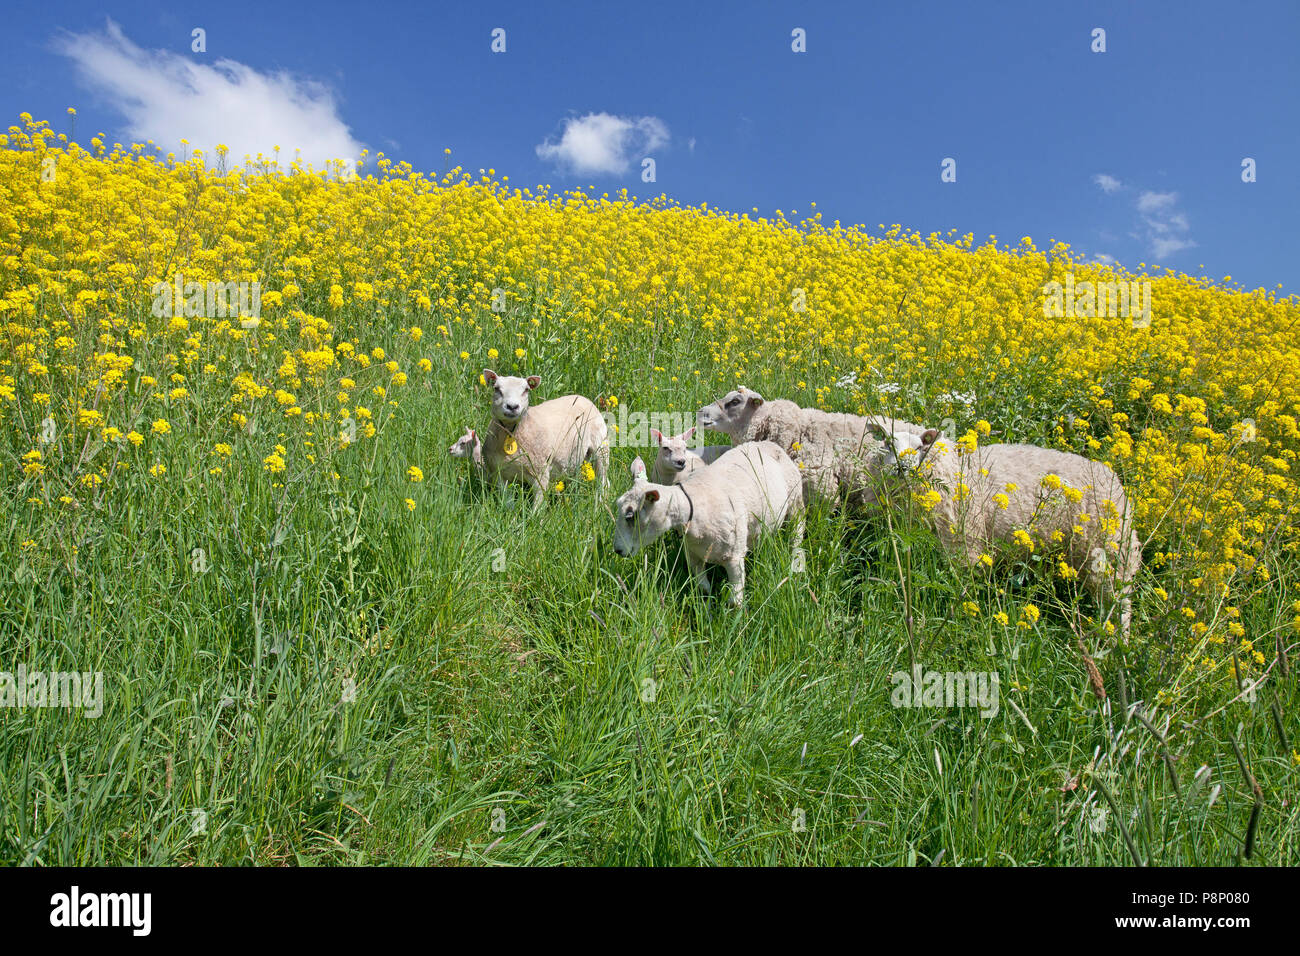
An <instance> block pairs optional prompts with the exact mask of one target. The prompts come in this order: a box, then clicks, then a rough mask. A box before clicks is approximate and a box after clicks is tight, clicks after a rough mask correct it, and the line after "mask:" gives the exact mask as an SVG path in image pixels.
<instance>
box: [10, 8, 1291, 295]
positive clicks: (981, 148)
mask: <svg viewBox="0 0 1300 956" xmlns="http://www.w3.org/2000/svg"><path fill="white" fill-rule="evenodd" d="M0 17H2V18H3V20H2V22H3V23H4V25H5V29H4V31H3V34H2V35H0V52H3V56H0V107H3V109H2V110H0V113H2V114H3V118H4V123H3V125H8V124H10V123H13V122H16V121H17V115H18V113H20V112H22V111H24V110H25V111H28V112H30V113H32V114H33V115H34V116H36V117H37V118H40V119H48V120H50V122H51V124H52V125H53V126H54V127H55V129H57V130H60V131H64V130H66V123H67V117H66V114H65V112H64V110H65V108H66V107H68V106H76V107H77V109H78V115H77V118H76V138H77V139H78V140H79V141H81V142H83V143H84V142H88V140H89V138H90V136H91V135H93V134H94V133H99V132H103V133H105V134H107V136H108V137H109V139H110V141H122V142H130V141H132V140H133V139H135V138H137V137H136V135H133V131H136V132H137V134H138V133H139V132H140V131H143V133H144V134H145V135H147V136H152V137H153V138H154V139H155V140H156V141H158V142H160V143H164V144H165V145H166V146H167V147H168V148H177V149H178V148H179V147H178V145H177V144H178V141H179V140H180V139H181V138H182V137H186V138H188V139H189V140H190V141H191V143H192V144H193V145H195V146H207V147H210V146H212V145H214V144H215V142H217V141H224V142H227V143H229V144H230V145H232V146H233V147H234V151H235V152H236V154H242V152H245V151H251V150H254V149H263V150H266V151H269V150H270V148H271V147H272V146H273V145H280V146H281V147H282V148H283V153H282V155H283V154H284V153H287V152H288V151H290V150H292V148H293V147H295V146H298V147H302V148H303V149H304V154H305V155H307V156H312V157H316V156H318V155H336V154H339V153H341V152H343V151H346V150H348V149H358V148H360V147H361V146H366V147H369V148H370V149H371V150H372V151H374V150H383V151H384V152H386V153H387V154H388V155H389V156H390V157H392V158H393V159H395V160H405V161H407V162H410V163H411V164H412V165H413V166H415V167H416V168H419V169H424V170H429V171H439V170H441V169H442V168H443V166H444V156H443V148H444V147H450V148H451V149H452V150H453V156H452V158H453V160H454V161H455V162H456V163H459V164H461V165H463V166H465V167H466V168H467V169H469V170H471V171H477V170H478V169H479V168H480V167H482V168H493V169H495V170H496V171H497V173H498V175H502V174H504V175H508V176H509V177H510V182H511V184H512V185H515V186H521V187H522V186H536V185H537V184H540V183H549V184H551V185H552V186H553V187H555V188H569V187H572V186H576V185H580V186H584V187H586V186H589V185H594V186H595V187H596V188H597V191H610V192H613V191H615V190H617V189H619V188H621V187H623V186H626V187H628V188H629V189H630V190H631V191H632V192H633V193H635V194H636V195H637V196H642V197H645V196H652V195H656V194H658V193H660V192H663V193H666V194H668V195H669V196H670V197H672V198H674V199H676V200H678V201H680V202H682V203H685V204H698V203H701V202H708V203H709V204H710V205H714V206H721V207H724V208H727V209H732V210H736V211H742V212H743V211H749V210H750V209H752V208H753V207H757V208H758V209H759V211H760V214H763V215H770V214H772V212H773V211H774V210H776V209H782V210H785V211H786V213H787V214H788V215H790V214H791V213H790V211H791V210H797V211H798V212H799V214H800V215H803V214H806V213H807V212H809V211H810V209H811V205H810V204H811V202H814V201H815V202H816V203H817V209H818V210H819V211H821V212H822V213H823V219H824V220H826V221H828V222H829V221H830V220H834V219H839V220H841V221H842V222H843V223H845V224H850V223H865V224H867V225H868V226H869V227H871V229H872V230H873V231H874V230H875V229H876V226H877V224H879V223H885V224H892V223H901V224H903V225H904V226H906V227H908V228H915V229H918V230H920V231H921V232H923V233H929V232H931V231H935V230H937V231H942V232H946V231H947V230H948V229H950V228H956V229H957V230H958V231H959V232H961V233H964V232H967V231H969V232H973V233H974V234H975V237H976V239H977V241H980V240H983V239H985V238H986V237H987V236H988V235H989V234H994V235H996V236H997V237H998V240H999V241H1000V242H1008V243H1014V242H1016V241H1017V240H1018V239H1019V238H1020V237H1021V236H1024V235H1029V236H1032V237H1033V238H1034V240H1035V242H1036V243H1038V244H1039V245H1040V247H1041V246H1045V245H1046V244H1047V242H1048V241H1049V240H1051V239H1057V240H1062V241H1066V242H1069V243H1071V244H1072V245H1073V246H1074V247H1075V248H1076V249H1077V250H1080V251H1082V252H1083V253H1084V254H1086V255H1087V256H1088V257H1110V258H1113V259H1116V260H1118V261H1120V262H1122V263H1124V264H1125V265H1127V266H1129V267H1131V268H1136V267H1137V265H1138V263H1141V262H1145V263H1148V264H1159V265H1161V266H1169V267H1172V268H1174V269H1178V270H1181V271H1186V272H1189V273H1191V274H1201V272H1202V269H1201V265H1202V264H1204V270H1203V271H1204V274H1206V275H1208V276H1210V277H1213V278H1215V279H1221V278H1222V277H1223V276H1224V275H1228V274H1230V275H1231V276H1232V277H1233V280H1234V284H1237V283H1240V284H1241V285H1242V286H1243V287H1245V288H1255V287H1257V286H1265V287H1267V288H1269V289H1272V288H1273V287H1274V286H1276V285H1277V284H1278V283H1281V284H1282V285H1283V292H1284V293H1294V292H1297V291H1300V239H1298V237H1300V229H1297V223H1296V214H1297V211H1300V123H1297V116H1298V115H1300V114H1298V113H1297V103H1298V102H1300V96H1298V95H1297V94H1300V55H1297V52H1296V51H1297V43H1298V42H1300V3H1296V2H1294V0H1273V2H1250V0H1246V2H1235V3H1219V4H1211V3H1204V2H1168V3H1151V2H1132V0H1127V2H1115V3H1078V2H1071V3H1056V2H1050V0H1037V2H1024V3H1022V2H999V3H994V4H972V3H939V2H930V3H908V2H903V3H888V4H885V3H868V2H865V0H863V2H854V3H843V4H839V3H798V4H795V3H761V2H748V3H702V2H698V0H697V2H692V3H686V2H678V0H653V2H649V3H643V4H636V5H629V6H622V5H615V4H609V3H571V4H541V3H507V4H500V3H497V4H494V3H484V4H481V3H461V4H443V3H432V2H429V0H423V2H418V3H405V2H390V3H385V4H377V3H376V4H357V3H355V2H350V3H346V4H344V3H335V2H333V0H319V2H316V3H313V4H311V5H307V6H298V5H293V6H290V5H278V4H267V3H256V4H254V3H243V2H222V3H220V4H209V3H205V4H197V3H186V2H159V3H133V4H131V3H116V2H114V0H109V2H108V3H107V4H103V3H90V2H85V3H83V2H71V3H61V4H60V3H46V4H33V5H30V6H28V7H25V8H21V9H18V10H11V11H6V12H5V13H4V14H0ZM108 18H111V20H112V23H113V24H115V27H112V26H110V25H109V22H108ZM196 27H199V28H202V29H203V30H205V31H206V46H207V50H206V52H204V53H194V52H192V50H191V44H192V36H191V31H192V30H193V29H194V28H196ZM498 27H500V28H503V29H504V30H505V31H506V35H505V39H506V52H505V53H500V54H494V53H493V52H492V51H491V43H492V36H491V33H492V30H493V29H494V28H498ZM796 27H798V28H802V29H804V30H805V31H806V36H807V52H806V53H794V52H793V51H792V50H791V43H792V38H791V31H792V30H793V29H794V28H796ZM1097 27H1101V28H1104V29H1105V31H1106V52H1104V53H1094V52H1092V51H1091V49H1090V47H1091V45H1092V42H1093V40H1092V31H1093V29H1094V28H1097ZM139 138H144V136H139ZM646 155H649V156H652V157H653V158H654V159H655V163H656V176H657V181H656V182H655V183H653V184H646V183H643V182H642V181H641V169H642V167H641V160H642V158H643V157H644V156H646ZM948 157H951V158H953V159H954V160H956V173H957V180H956V182H954V183H943V182H941V181H940V164H941V162H942V161H943V160H944V159H945V158H948ZM1245 157H1251V158H1253V159H1254V160H1255V161H1256V164H1257V181H1256V182H1254V183H1249V184H1248V183H1243V182H1242V179H1241V172H1242V169H1241V163H1242V160H1243V158H1245Z"/></svg>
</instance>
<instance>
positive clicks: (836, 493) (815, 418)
mask: <svg viewBox="0 0 1300 956" xmlns="http://www.w3.org/2000/svg"><path fill="white" fill-rule="evenodd" d="M695 418H696V424H697V425H698V426H699V427H701V428H708V429H712V430H714V431H719V432H723V433H725V434H727V435H730V436H731V439H732V441H734V442H736V443H737V444H739V443H740V442H750V441H762V440H770V441H774V442H776V443H777V444H778V445H780V446H781V447H782V448H783V449H785V450H786V451H787V452H788V453H789V455H790V457H791V458H792V459H793V460H794V461H795V463H796V464H797V465H798V466H799V469H800V471H802V472H803V485H804V497H805V499H807V500H811V499H813V498H823V499H826V500H829V501H832V502H835V503H838V502H840V501H847V502H848V503H850V504H852V505H855V506H870V505H874V504H876V495H875V487H876V482H875V481H874V480H872V478H873V476H872V474H871V473H870V469H871V468H872V467H874V466H875V465H876V464H878V463H879V460H880V459H879V456H878V454H877V453H878V452H879V449H880V445H879V444H878V442H877V441H876V440H875V438H873V436H872V434H871V431H870V428H871V426H873V425H874V426H877V427H880V428H883V429H884V430H885V431H886V432H889V433H895V432H916V433H917V434H919V433H920V432H922V431H923V430H924V429H922V428H921V427H920V426H919V425H913V424H911V423H910V422H904V421H900V420H897V419H893V418H887V417H885V416H883V415H872V416H870V417H863V416H861V415H849V414H844V413H833V412H824V411H822V410H821V409H817V408H801V407H800V406H798V405H796V404H795V403H794V402H792V401H789V400H787V399H775V400H774V401H771V402H766V401H764V399H763V396H762V395H760V394H758V392H756V391H754V390H753V389H749V388H744V387H743V386H742V387H741V388H738V389H736V390H735V391H732V392H728V393H727V394H726V395H724V396H722V398H720V399H718V400H717V401H716V402H714V403H713V404H711V405H706V406H704V407H703V408H701V409H700V410H699V411H698V412H696V415H695Z"/></svg>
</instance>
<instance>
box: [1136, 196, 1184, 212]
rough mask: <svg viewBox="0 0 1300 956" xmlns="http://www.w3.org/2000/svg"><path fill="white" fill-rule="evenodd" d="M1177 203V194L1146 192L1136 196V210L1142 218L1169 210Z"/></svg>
mask: <svg viewBox="0 0 1300 956" xmlns="http://www.w3.org/2000/svg"><path fill="white" fill-rule="evenodd" d="M1177 201H1178V193H1156V192H1151V191H1150V190H1148V191H1147V192H1144V193H1143V194H1142V195H1141V196H1138V201H1137V209H1138V212H1140V213H1142V214H1143V215H1144V216H1145V215H1149V214H1151V213H1159V212H1161V211H1163V210H1165V209H1169V208H1170V207H1172V206H1173V204H1174V203H1176V202H1177Z"/></svg>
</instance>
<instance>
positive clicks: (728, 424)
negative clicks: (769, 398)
mask: <svg viewBox="0 0 1300 956" xmlns="http://www.w3.org/2000/svg"><path fill="white" fill-rule="evenodd" d="M762 404H763V396H762V395H760V394H758V392H755V391H754V390H753V389H749V388H745V387H744V386H741V387H740V388H738V389H736V390H735V391H734V392H728V393H727V394H726V395H723V396H722V397H721V398H720V399H718V400H717V401H716V402H714V403H713V404H712V405H705V406H704V407H703V408H701V409H700V410H699V411H698V412H696V413H695V424H696V425H697V426H698V427H700V428H708V429H711V430H713V431H715V432H722V433H723V434H725V435H730V436H731V437H732V438H735V439H739V438H740V437H741V436H743V435H744V433H745V429H747V428H748V427H749V422H750V420H751V419H752V418H753V417H754V412H756V411H757V410H758V409H759V408H760V407H761V406H762Z"/></svg>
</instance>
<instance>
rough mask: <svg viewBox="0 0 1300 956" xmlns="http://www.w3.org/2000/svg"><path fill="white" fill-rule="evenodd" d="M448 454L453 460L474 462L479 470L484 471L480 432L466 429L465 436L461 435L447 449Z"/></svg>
mask: <svg viewBox="0 0 1300 956" xmlns="http://www.w3.org/2000/svg"><path fill="white" fill-rule="evenodd" d="M447 454H448V455H449V456H450V457H452V458H464V459H467V460H469V461H472V462H473V463H474V464H475V465H477V466H478V468H479V469H483V468H484V467H485V466H484V464H483V442H482V441H481V440H480V439H479V437H478V432H476V431H475V430H474V429H472V428H466V429H465V434H463V435H461V436H460V437H459V438H457V439H456V440H455V441H454V442H452V443H451V447H450V448H448V449H447Z"/></svg>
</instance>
